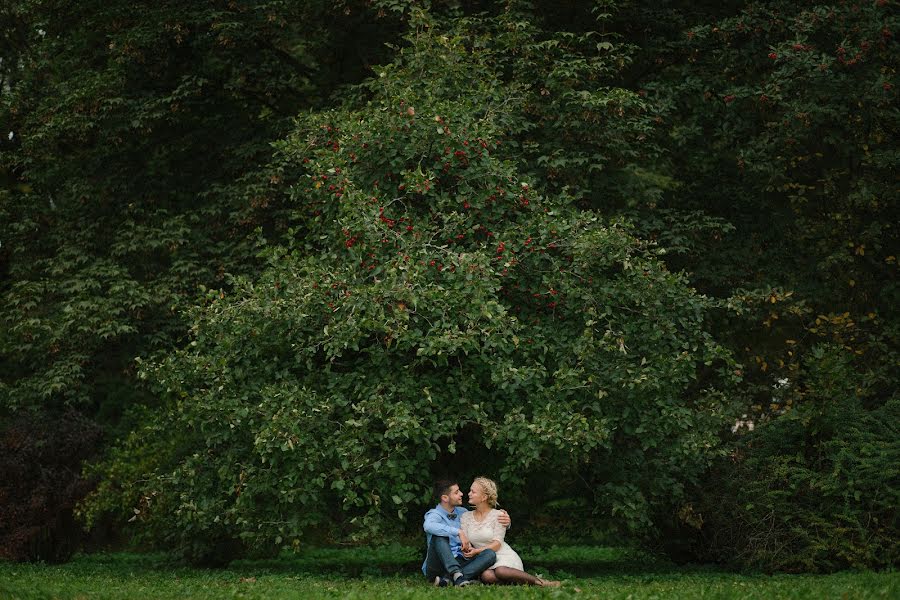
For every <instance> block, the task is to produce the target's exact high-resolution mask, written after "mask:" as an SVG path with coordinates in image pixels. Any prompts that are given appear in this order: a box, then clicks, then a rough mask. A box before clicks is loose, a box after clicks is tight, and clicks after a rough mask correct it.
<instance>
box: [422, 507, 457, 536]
mask: <svg viewBox="0 0 900 600" xmlns="http://www.w3.org/2000/svg"><path fill="white" fill-rule="evenodd" d="M422 529H424V530H425V533H430V534H431V535H439V536H442V537H453V536H456V535H459V527H452V526H450V525H447V524H446V523H444V521H443V520H442V519H441V517H440V516H439V515H437V514H435V513H433V512H431V511H428V512H427V513H425V523H424V524H423V525H422Z"/></svg>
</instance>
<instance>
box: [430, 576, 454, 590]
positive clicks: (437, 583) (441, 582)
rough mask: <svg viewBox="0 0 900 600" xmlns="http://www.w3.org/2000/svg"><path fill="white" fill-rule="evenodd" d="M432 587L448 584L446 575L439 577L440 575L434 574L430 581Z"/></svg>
mask: <svg viewBox="0 0 900 600" xmlns="http://www.w3.org/2000/svg"><path fill="white" fill-rule="evenodd" d="M432 584H433V585H434V587H447V586H448V585H450V580H449V579H447V578H446V577H441V576H440V575H437V576H435V578H434V581H433V582H432Z"/></svg>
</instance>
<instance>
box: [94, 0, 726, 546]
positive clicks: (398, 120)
mask: <svg viewBox="0 0 900 600" xmlns="http://www.w3.org/2000/svg"><path fill="white" fill-rule="evenodd" d="M417 18H418V19H419V20H417V21H416V22H415V27H414V29H413V31H412V33H411V34H410V37H409V38H408V42H409V47H408V48H407V49H405V50H404V51H402V52H401V53H400V55H399V57H398V58H397V59H396V60H395V61H393V62H392V63H390V64H388V65H385V66H384V67H381V68H379V69H378V72H377V76H376V77H375V78H374V79H373V80H372V81H370V82H368V83H367V84H366V85H365V86H364V87H363V88H361V89H360V90H359V100H358V101H351V102H348V103H347V105H346V106H345V107H344V108H342V109H339V110H335V111H332V112H329V113H319V114H314V115H311V116H309V117H308V118H305V119H302V120H301V121H300V122H299V123H298V126H297V129H296V130H295V131H294V132H293V133H292V134H291V135H290V136H288V137H287V138H285V139H284V140H283V141H282V142H280V143H279V145H278V147H279V151H280V152H279V160H278V161H277V162H276V163H275V164H274V165H273V166H272V169H274V170H276V171H277V172H278V173H279V177H280V178H281V179H282V182H283V183H282V185H283V192H284V193H286V194H287V196H288V197H289V203H290V206H291V208H292V210H293V212H294V221H295V223H296V229H295V230H294V231H293V232H292V235H291V236H290V237H289V238H288V239H287V240H286V241H284V242H282V243H280V244H275V245H272V244H269V245H267V246H266V250H265V251H264V254H265V255H266V257H267V266H266V268H265V270H263V271H262V272H261V273H260V274H259V275H257V276H253V277H238V278H235V280H234V281H233V286H232V291H229V292H226V291H218V290H214V291H211V292H210V293H209V296H208V298H207V301H206V302H205V303H204V305H203V306H202V307H198V309H197V310H196V311H195V313H194V325H193V328H192V336H191V342H190V344H189V345H188V346H187V347H185V348H184V349H183V350H180V351H178V352H176V353H173V354H171V355H170V356H168V357H166V358H164V359H163V360H160V361H157V362H154V363H152V364H147V365H146V366H145V368H144V370H143V373H144V375H145V376H146V377H147V378H148V379H149V380H150V381H151V382H152V383H153V385H154V386H155V388H156V389H157V390H158V392H159V393H160V395H161V396H162V397H163V398H164V399H165V407H164V410H162V411H160V412H159V413H157V414H155V415H153V416H152V417H151V422H150V423H149V424H148V425H147V427H146V428H145V429H142V430H139V431H138V432H136V434H135V436H136V437H135V438H134V439H133V440H132V442H131V443H130V445H128V446H126V447H124V448H123V449H122V450H121V453H120V454H119V455H118V457H117V458H118V462H117V461H116V460H114V461H112V462H111V463H110V465H109V467H108V468H109V471H108V472H109V473H113V474H114V473H115V472H116V469H117V468H119V467H121V466H122V465H127V464H129V461H131V462H132V464H133V462H134V461H135V460H136V458H137V457H140V456H147V455H148V454H149V450H152V451H153V453H154V454H155V460H154V461H153V464H152V465H150V467H151V469H150V472H149V473H147V475H149V476H148V477H145V478H144V479H143V480H142V482H141V483H140V484H135V483H131V482H128V481H122V480H120V481H114V480H112V479H108V480H107V482H106V483H105V484H104V485H103V486H102V487H101V491H100V493H99V494H97V495H96V496H95V498H94V503H93V507H94V510H102V509H103V508H104V507H112V506H117V504H116V503H117V502H125V503H126V504H125V506H128V504H127V503H128V502H130V503H132V504H131V505H130V506H139V510H140V511H141V513H140V514H139V515H138V517H137V518H136V519H135V522H138V523H139V524H143V525H144V527H145V529H144V530H145V531H146V532H148V533H149V534H150V535H151V537H152V538H155V539H156V540H159V541H165V543H166V544H168V545H170V546H173V547H178V548H181V549H182V550H184V551H186V552H188V553H198V552H199V553H200V554H201V555H205V554H206V553H208V552H209V551H210V550H211V549H213V548H223V547H226V544H225V543H224V542H225V541H226V540H242V541H243V542H244V543H246V544H248V545H250V546H253V547H257V548H263V549H266V548H268V549H274V548H276V547H278V546H280V545H282V544H288V543H293V544H298V543H300V541H299V540H300V539H301V538H302V536H303V535H304V533H305V532H307V531H308V530H309V528H310V527H314V526H321V525H325V526H327V527H334V526H336V527H337V531H342V532H343V534H347V533H358V534H371V533H373V532H377V531H379V530H382V529H383V528H384V527H385V526H388V527H396V526H397V525H398V523H397V519H398V518H399V519H400V520H401V522H402V521H403V520H404V519H405V518H406V516H407V515H408V511H409V510H410V509H418V508H419V507H420V506H421V504H422V502H423V501H426V498H427V490H428V487H429V481H430V478H431V477H432V476H433V475H434V474H437V473H441V472H444V471H455V472H456V474H458V475H470V474H472V473H473V472H474V471H475V470H476V469H477V470H479V471H488V472H491V473H494V474H495V475H497V476H499V478H500V479H501V481H503V482H504V484H505V485H506V486H507V493H510V494H512V495H515V494H514V493H513V492H514V491H524V489H526V488H525V487H524V485H525V484H526V483H534V482H537V481H545V480H547V477H546V475H547V474H548V473H552V474H553V477H552V479H553V480H555V481H556V484H557V485H559V484H560V483H562V482H567V485H574V486H576V488H575V490H576V491H575V492H574V495H576V496H582V497H587V498H590V500H591V503H592V506H594V507H595V509H596V510H598V511H604V512H610V511H611V513H612V514H613V515H614V516H616V517H617V518H618V520H619V521H620V523H621V524H623V526H625V527H626V528H630V529H632V530H633V531H643V530H646V529H647V528H648V527H650V526H651V520H652V517H653V515H654V513H655V511H658V510H667V509H670V508H671V507H672V506H673V503H675V502H677V501H678V499H679V498H680V497H681V495H682V492H683V489H684V486H685V484H686V483H687V482H689V481H692V480H694V479H695V478H696V477H697V476H698V475H699V474H700V473H701V472H702V471H703V470H704V468H705V467H706V465H707V464H708V462H709V460H710V459H711V458H712V457H713V456H714V455H715V454H716V453H717V452H718V451H719V443H718V438H717V435H716V434H717V432H718V430H719V429H720V428H721V427H722V424H723V422H724V420H725V419H727V410H726V406H727V405H728V402H727V397H726V396H725V394H724V391H725V389H726V387H727V385H728V382H729V381H730V380H731V379H732V378H733V377H734V374H733V369H734V366H733V365H731V363H730V358H729V355H728V353H727V352H725V351H724V350H723V349H722V348H721V347H720V346H718V345H717V344H716V343H715V342H714V341H713V339H712V336H711V335H710V333H709V332H708V330H707V328H706V325H705V319H706V313H707V311H708V309H709V307H710V301H709V300H707V299H706V298H704V297H703V296H700V295H698V294H696V292H694V291H693V290H692V289H691V288H690V287H689V286H688V285H687V284H686V282H685V280H684V278H683V277H681V276H680V275H678V274H676V273H672V272H670V271H669V270H668V269H666V267H665V265H664V263H662V262H661V261H660V260H659V259H658V256H657V255H658V254H659V253H660V252H661V251H660V250H658V249H657V248H655V247H654V246H653V245H650V244H647V243H646V242H642V241H640V240H638V239H636V238H634V237H633V236H632V235H631V234H630V233H629V231H628V228H627V227H626V226H624V225H623V224H621V223H618V222H615V221H611V220H606V219H602V218H600V217H598V216H597V215H594V214H592V213H590V212H581V211H579V210H578V209H577V208H575V207H573V206H572V204H571V202H570V199H569V198H568V197H567V196H562V195H558V194H552V195H545V194H544V192H543V188H544V185H543V182H542V181H539V180H527V181H526V180H524V179H523V178H522V177H521V176H520V175H519V174H518V173H517V170H516V168H515V166H514V165H513V164H511V163H510V162H508V161H504V160H502V159H501V158H498V156H497V152H498V146H500V147H502V141H501V140H502V139H504V138H505V133H506V132H505V122H506V121H507V119H509V118H510V114H514V113H513V112H512V111H513V110H514V108H512V107H514V106H515V103H516V102H518V101H520V98H521V90H520V89H518V88H517V86H515V85H500V84H499V83H498V82H499V75H500V74H499V73H498V72H497V68H498V66H497V64H496V62H495V61H492V60H486V57H484V56H482V55H481V53H479V52H478V51H477V49H472V48H470V47H467V45H466V43H465V42H466V41H467V40H468V38H467V37H466V36H460V35H459V33H460V32H459V31H455V30H453V29H452V28H451V29H442V28H440V27H439V26H437V24H436V23H435V22H433V21H431V20H430V19H429V18H428V17H427V16H426V15H424V14H423V15H420V16H419V17H417ZM145 468H146V465H145ZM123 483H124V484H126V485H125V487H124V488H120V487H117V486H118V485H121V484H123ZM568 493H569V494H570V495H571V494H572V489H571V488H570V489H569V490H568ZM120 506H121V505H120ZM413 512H414V513H415V510H414V511H413ZM414 518H416V519H417V518H418V514H417V513H415V517H414Z"/></svg>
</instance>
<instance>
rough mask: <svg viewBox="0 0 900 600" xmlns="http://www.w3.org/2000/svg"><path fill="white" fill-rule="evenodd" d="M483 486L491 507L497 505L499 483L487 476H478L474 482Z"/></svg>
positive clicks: (482, 489) (482, 488)
mask: <svg viewBox="0 0 900 600" xmlns="http://www.w3.org/2000/svg"><path fill="white" fill-rule="evenodd" d="M476 483H477V484H478V485H480V486H481V491H482V492H484V495H485V496H487V503H488V505H489V506H490V507H491V508H496V507H497V484H496V483H494V481H493V480H492V479H488V478H487V477H476V478H475V481H473V482H472V484H473V485H474V484H476Z"/></svg>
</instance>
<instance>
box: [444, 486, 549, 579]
mask: <svg viewBox="0 0 900 600" xmlns="http://www.w3.org/2000/svg"><path fill="white" fill-rule="evenodd" d="M469 504H471V505H473V507H474V509H473V510H471V511H469V512H466V513H464V514H463V515H462V516H461V517H460V519H459V539H460V542H461V543H462V549H463V556H465V557H466V558H473V557H474V556H476V555H477V554H480V553H481V552H483V551H484V550H485V549H487V548H490V549H491V550H493V551H494V552H496V553H497V560H496V561H495V562H494V566H492V567H488V568H487V569H486V570H485V571H484V572H483V573H482V574H481V581H482V582H483V583H487V584H491V583H507V584H509V583H514V584H523V583H525V584H530V585H541V586H549V587H557V586H559V582H558V581H547V580H546V579H541V578H540V577H535V576H534V575H529V574H528V573H526V572H525V568H524V566H523V565H522V559H521V558H519V555H518V554H516V551H515V550H513V549H512V548H510V547H509V544H507V543H506V542H504V541H503V538H504V536H505V535H506V527H504V526H503V525H501V524H500V523H499V522H498V521H497V516H498V515H499V514H500V511H499V510H497V509H496V506H497V484H496V483H494V482H493V481H491V480H490V479H488V478H487V477H477V478H476V479H475V481H473V482H472V486H471V488H470V489H469Z"/></svg>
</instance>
